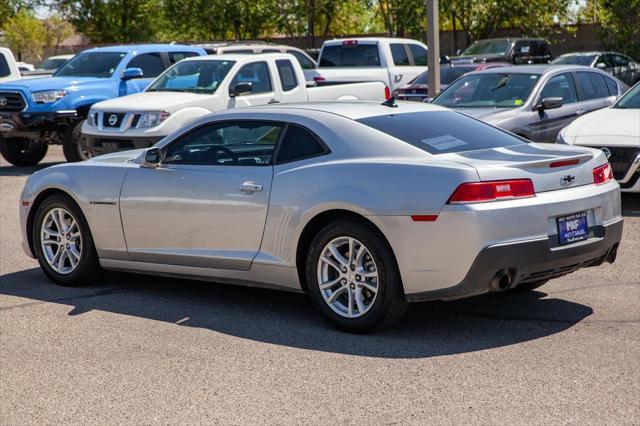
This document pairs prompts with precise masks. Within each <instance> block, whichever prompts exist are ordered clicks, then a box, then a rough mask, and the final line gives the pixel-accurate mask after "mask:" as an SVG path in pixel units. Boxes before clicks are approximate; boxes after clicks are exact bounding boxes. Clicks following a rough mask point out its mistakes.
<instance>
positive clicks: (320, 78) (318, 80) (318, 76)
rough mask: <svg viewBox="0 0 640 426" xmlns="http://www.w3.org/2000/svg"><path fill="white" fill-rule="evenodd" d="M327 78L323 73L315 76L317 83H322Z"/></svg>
mask: <svg viewBox="0 0 640 426" xmlns="http://www.w3.org/2000/svg"><path fill="white" fill-rule="evenodd" d="M325 80H326V78H324V77H322V76H321V75H316V76H315V77H313V81H315V82H316V83H322V82H323V81H325Z"/></svg>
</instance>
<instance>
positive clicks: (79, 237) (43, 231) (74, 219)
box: [32, 195, 103, 286]
mask: <svg viewBox="0 0 640 426" xmlns="http://www.w3.org/2000/svg"><path fill="white" fill-rule="evenodd" d="M32 235H33V247H34V249H35V253H36V258H37V259H38V262H39V263H40V267H41V268H42V270H43V271H44V273H45V274H46V275H47V276H48V277H49V278H50V279H51V280H53V281H54V282H56V283H58V284H61V285H66V286H80V285H87V284H91V283H93V282H95V281H96V280H97V279H99V278H100V277H101V275H102V273H103V270H102V268H101V267H100V262H99V261H98V254H97V252H96V249H95V246H94V244H93V238H92V236H91V231H90V230H89V225H88V224H87V221H86V220H85V218H84V215H83V214H82V211H81V210H80V207H78V205H77V204H76V203H75V202H74V201H73V200H72V199H71V198H69V197H67V196H65V195H52V196H50V197H49V198H47V199H45V200H44V201H43V202H42V204H40V206H39V207H38V210H37V211H36V215H35V220H34V222H33V231H32Z"/></svg>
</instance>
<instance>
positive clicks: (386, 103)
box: [380, 96, 398, 108]
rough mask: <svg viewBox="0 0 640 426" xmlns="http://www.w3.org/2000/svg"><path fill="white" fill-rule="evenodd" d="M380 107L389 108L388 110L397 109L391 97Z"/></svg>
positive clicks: (393, 98) (394, 99)
mask: <svg viewBox="0 0 640 426" xmlns="http://www.w3.org/2000/svg"><path fill="white" fill-rule="evenodd" d="M380 105H382V106H386V107H389V108H398V104H397V103H396V97H395V96H391V97H390V98H389V99H387V100H386V101H384V102H383V103H381V104H380Z"/></svg>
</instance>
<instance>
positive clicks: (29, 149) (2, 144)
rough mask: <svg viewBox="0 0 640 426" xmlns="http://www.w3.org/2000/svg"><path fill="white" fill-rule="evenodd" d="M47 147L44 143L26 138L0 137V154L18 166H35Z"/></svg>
mask: <svg viewBox="0 0 640 426" xmlns="http://www.w3.org/2000/svg"><path fill="white" fill-rule="evenodd" d="M48 148H49V146H48V145H47V144H46V143H43V142H39V141H33V140H30V139H26V138H3V137H0V154H2V156H3V157H4V159H5V160H7V161H8V162H9V163H11V164H13V165H14V166H18V167H28V166H35V165H36V164H38V163H39V162H40V160H42V159H43V158H44V156H45V155H46V154H47V149H48Z"/></svg>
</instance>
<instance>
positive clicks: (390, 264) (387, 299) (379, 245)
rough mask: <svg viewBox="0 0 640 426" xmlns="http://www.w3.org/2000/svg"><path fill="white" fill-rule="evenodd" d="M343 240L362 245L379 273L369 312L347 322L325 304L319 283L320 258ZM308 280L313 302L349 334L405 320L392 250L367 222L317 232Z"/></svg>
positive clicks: (334, 225) (339, 224)
mask: <svg viewBox="0 0 640 426" xmlns="http://www.w3.org/2000/svg"><path fill="white" fill-rule="evenodd" d="M340 237H348V238H355V239H356V240H358V241H359V242H361V243H362V244H363V245H364V246H365V247H366V248H367V250H368V251H369V252H370V254H371V257H372V258H373V261H374V262H375V265H376V268H377V271H378V284H377V288H378V289H377V294H376V296H375V298H374V299H373V302H371V305H370V307H369V308H368V310H366V311H365V313H364V314H362V315H361V316H359V317H356V318H347V317H345V316H342V315H340V314H338V313H337V312H335V311H334V310H333V309H332V308H331V307H330V306H329V304H328V303H327V302H326V301H325V299H324V297H323V295H322V292H321V290H320V287H319V282H318V262H319V259H320V256H321V255H322V254H323V253H322V252H323V250H324V249H325V247H326V246H327V244H329V243H330V242H331V241H333V240H335V239H336V238H340ZM306 280H307V287H308V292H309V295H310V297H311V300H312V302H313V303H314V305H315V306H316V307H317V308H318V309H319V310H320V312H322V314H323V315H324V317H325V318H326V319H327V320H328V322H329V323H331V324H332V325H333V326H334V327H336V328H339V329H341V330H344V331H347V332H350V333H362V332H366V331H369V330H372V329H383V328H387V327H391V326H393V325H395V324H396V323H398V322H399V321H400V320H401V319H402V318H403V317H404V315H405V313H406V311H407V308H408V302H407V300H406V298H405V295H404V290H403V287H402V280H401V278H400V271H399V270H398V266H397V264H396V260H395V257H394V255H393V252H392V250H391V247H389V244H388V243H387V241H386V240H385V238H384V237H383V236H382V235H381V234H380V232H379V231H378V230H377V229H375V228H374V227H373V226H371V225H369V224H367V223H365V222H364V221H358V220H355V219H343V220H339V221H337V222H335V223H331V224H329V225H327V226H325V227H324V228H322V229H321V230H320V231H319V232H318V234H317V235H316V237H315V238H314V239H313V242H312V243H311V246H310V248H309V253H308V255H307V260H306ZM347 291H348V290H347Z"/></svg>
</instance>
